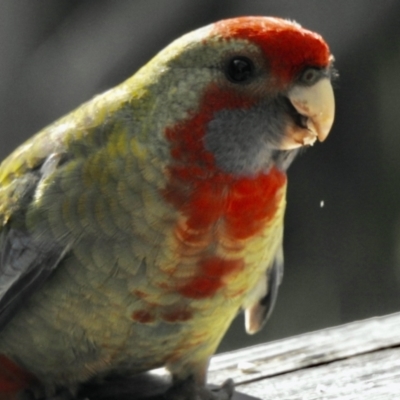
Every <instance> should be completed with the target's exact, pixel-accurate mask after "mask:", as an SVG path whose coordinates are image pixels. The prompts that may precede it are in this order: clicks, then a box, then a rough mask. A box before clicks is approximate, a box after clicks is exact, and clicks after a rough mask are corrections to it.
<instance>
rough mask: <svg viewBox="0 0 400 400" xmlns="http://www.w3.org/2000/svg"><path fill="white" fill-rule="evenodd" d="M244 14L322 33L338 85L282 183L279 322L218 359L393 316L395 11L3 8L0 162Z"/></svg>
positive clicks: (135, 2) (397, 93) (129, 4)
mask: <svg viewBox="0 0 400 400" xmlns="http://www.w3.org/2000/svg"><path fill="white" fill-rule="evenodd" d="M239 15H272V16H280V17H285V18H289V19H294V20H296V21H297V22H299V23H301V24H302V25H303V26H304V27H306V28H309V29H311V30H315V31H317V32H319V33H321V34H322V35H323V36H324V38H325V39H326V40H327V42H328V43H329V44H330V47H331V50H332V52H333V54H334V55H335V57H336V67H337V69H338V70H339V73H340V79H339V80H338V82H337V83H336V101H337V116H336V122H335V124H334V127H333V131H332V132H331V135H330V137H329V138H328V140H327V141H326V142H325V143H324V144H323V145H316V146H314V148H312V149H311V150H309V151H307V152H305V154H304V155H302V156H301V157H300V158H298V159H297V160H296V162H295V163H294V164H293V166H292V167H291V169H290V171H289V192H288V209H287V215H286V235H285V256H286V263H285V264H286V265H285V278H284V282H283V286H282V288H281V291H280V296H279V299H278V304H277V307H276V310H275V312H274V314H273V316H272V318H271V320H270V321H269V323H268V325H267V326H266V328H265V329H264V330H263V331H262V332H261V333H259V334H258V335H256V336H254V337H249V336H246V334H245V333H244V328H243V320H242V317H238V318H237V320H236V321H235V323H234V324H233V326H232V327H231V329H230V331H229V332H228V334H227V336H226V337H225V339H224V341H223V343H222V345H221V346H220V350H223V351H225V350H229V349H232V348H236V347H243V346H247V345H250V344H253V343H257V342H264V341H268V340H273V339H277V338H282V337H287V336H290V335H294V334H297V333H301V332H306V331H311V330H315V329H319V328H323V327H327V326H333V325H337V324H342V323H345V322H348V321H352V320H356V319H362V318H367V317H370V316H375V315H383V314H387V313H391V312H394V311H397V310H400V189H399V188H400V160H399V154H400V23H399V21H400V2H399V1H396V0H385V1H382V2H378V1H376V0H351V1H348V0H335V1H333V0H324V1H322V0H296V1H295V0H286V1H284V0H279V1H278V0H276V1H269V0H249V1H243V0H218V1H217V0H201V1H192V0H130V1H128V0H118V1H111V0H96V1H90V0H40V1H38V0H36V1H32V0H17V1H15V0H1V2H0V120H1V130H0V158H4V157H5V156H6V155H7V154H8V153H9V152H10V151H11V150H12V149H13V148H14V147H15V146H16V145H18V144H19V143H21V142H22V141H23V140H25V139H26V138H28V137H29V136H31V135H32V134H33V133H35V132H36V131H37V130H39V129H40V128H42V127H43V126H45V125H47V124H49V123H51V122H52V121H54V120H55V119H56V118H58V117H60V116H62V115H63V114H65V113H67V112H68V111H70V110H72V109H73V108H75V107H77V106H79V104H81V103H82V102H84V101H86V100H88V99H90V98H91V97H92V96H94V95H95V94H97V93H100V92H102V91H104V90H106V89H108V88H110V87H112V86H114V85H116V84H117V83H119V82H121V81H122V80H124V79H126V78H127V77H129V76H130V75H132V74H133V73H134V72H135V71H136V70H137V69H138V68H139V67H140V66H141V65H143V64H144V63H145V62H146V61H147V60H149V59H150V58H151V57H152V56H153V55H154V54H155V53H157V51H159V50H160V49H162V48H163V47H164V46H165V45H167V44H168V43H169V42H171V41H172V40H173V39H174V38H176V37H178V36H180V35H181V34H183V33H186V32H188V31H190V30H193V29H195V28H198V27H200V26H202V25H206V24H208V23H211V22H214V21H216V20H219V19H222V18H228V17H232V16H239Z"/></svg>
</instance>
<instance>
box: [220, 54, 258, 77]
mask: <svg viewBox="0 0 400 400" xmlns="http://www.w3.org/2000/svg"><path fill="white" fill-rule="evenodd" d="M225 75H226V77H227V78H228V79H229V80H230V81H231V82H233V83H244V82H246V81H248V80H250V79H251V78H252V77H253V75H254V64H253V62H252V61H251V60H250V59H249V58H247V57H239V56H237V57H233V58H231V59H230V60H229V62H228V64H227V66H226V70H225Z"/></svg>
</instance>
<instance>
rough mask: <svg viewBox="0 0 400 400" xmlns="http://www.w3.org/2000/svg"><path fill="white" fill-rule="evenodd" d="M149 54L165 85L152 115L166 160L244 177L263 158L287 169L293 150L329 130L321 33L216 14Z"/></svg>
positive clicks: (328, 65)
mask: <svg viewBox="0 0 400 400" xmlns="http://www.w3.org/2000/svg"><path fill="white" fill-rule="evenodd" d="M156 59H157V65H158V68H159V70H160V71H162V75H163V79H161V81H163V84H162V85H161V87H163V93H164V94H163V96H164V97H163V98H162V99H161V97H160V98H159V101H158V103H159V104H161V106H162V110H161V111H159V113H158V116H160V115H161V114H163V115H164V116H165V119H164V122H165V124H164V126H167V129H166V136H167V139H168V141H169V142H170V146H171V155H172V158H173V160H174V162H175V163H184V164H185V165H188V163H192V164H195V165H196V166H197V167H201V168H203V169H204V168H206V169H208V170H211V169H216V170H218V171H223V172H224V173H228V174H236V175H246V176H249V175H253V174H257V173H259V172H265V171H267V170H268V169H269V168H271V165H272V164H274V165H277V166H278V167H280V168H281V169H286V167H287V166H288V165H289V163H290V161H291V160H292V159H293V155H294V154H296V152H297V149H299V148H301V147H304V146H311V145H313V144H314V142H315V141H317V140H319V141H323V140H325V139H326V137H327V136H328V133H329V131H330V129H331V126H332V123H333V119H334V107H335V105H334V96H333V90H332V86H331V78H332V75H333V72H332V71H333V68H332V60H333V57H332V55H331V54H330V51H329V48H328V46H327V44H326V43H325V41H324V40H323V39H322V37H321V36H320V35H318V34H316V33H314V32H311V31H309V30H306V29H304V28H302V27H301V26H300V25H299V24H297V23H294V22H290V21H287V20H283V19H279V18H269V17H240V18H233V19H227V20H222V21H220V22H217V23H215V24H212V25H209V26H206V27H204V28H201V29H198V30H196V31H194V32H191V33H189V34H187V35H185V36H183V37H182V38H180V39H178V40H177V41H175V42H174V43H173V44H172V45H171V46H169V47H167V48H166V49H165V50H164V51H163V52H161V53H160V55H159V56H158V57H157V58H156ZM160 62H161V65H162V67H161V68H160V67H159V66H160V64H159V63H160ZM158 89H159V86H158ZM291 155H292V156H291Z"/></svg>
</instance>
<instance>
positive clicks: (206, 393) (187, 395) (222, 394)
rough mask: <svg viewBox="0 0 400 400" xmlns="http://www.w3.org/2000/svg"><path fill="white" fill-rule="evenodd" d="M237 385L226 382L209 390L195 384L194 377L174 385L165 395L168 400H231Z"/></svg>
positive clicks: (230, 381) (231, 381) (229, 381)
mask: <svg viewBox="0 0 400 400" xmlns="http://www.w3.org/2000/svg"><path fill="white" fill-rule="evenodd" d="M234 391H235V385H234V383H233V380H232V379H228V380H226V381H225V382H224V383H223V384H222V385H221V386H220V387H217V388H208V387H206V386H201V385H198V384H196V383H195V381H194V379H193V377H190V378H187V379H185V380H184V381H181V382H179V383H176V384H174V386H172V387H171V388H170V389H169V390H168V391H167V393H166V394H165V398H166V400H230V399H232V396H233V392H234Z"/></svg>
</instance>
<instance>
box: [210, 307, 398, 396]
mask: <svg viewBox="0 0 400 400" xmlns="http://www.w3.org/2000/svg"><path fill="white" fill-rule="evenodd" d="M397 345H400V313H396V314H391V315H388V316H384V317H376V318H371V319H368V320H364V321H358V322H352V323H350V324H346V325H341V326H338V327H334V328H329V329H324V330H321V331H317V332H311V333H306V334H303V335H299V336H295V337H292V338H288V339H283V340H279V341H275V342H271V343H267V344H262V345H257V346H252V347H249V348H245V349H241V350H237V351H232V352H230V353H225V354H220V355H217V356H215V357H214V358H213V360H212V362H211V365H210V372H209V381H210V382H213V383H220V382H223V381H225V379H227V378H232V379H234V380H235V382H236V383H237V384H238V385H240V384H243V383H246V382H248V381H254V380H259V379H263V378H267V377H270V376H275V375H280V374H283V373H287V372H291V371H296V370H300V369H303V368H308V367H311V366H314V365H318V364H324V363H329V362H333V361H337V360H340V359H343V358H349V357H354V356H356V355H360V354H363V353H367V352H372V351H376V350H378V349H384V348H388V347H392V346H397ZM246 363H247V364H249V365H247V366H246ZM243 364H244V366H245V367H246V368H245V369H246V370H247V371H243V370H242V369H241V368H240V366H241V365H243ZM399 398H400V394H399Z"/></svg>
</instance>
